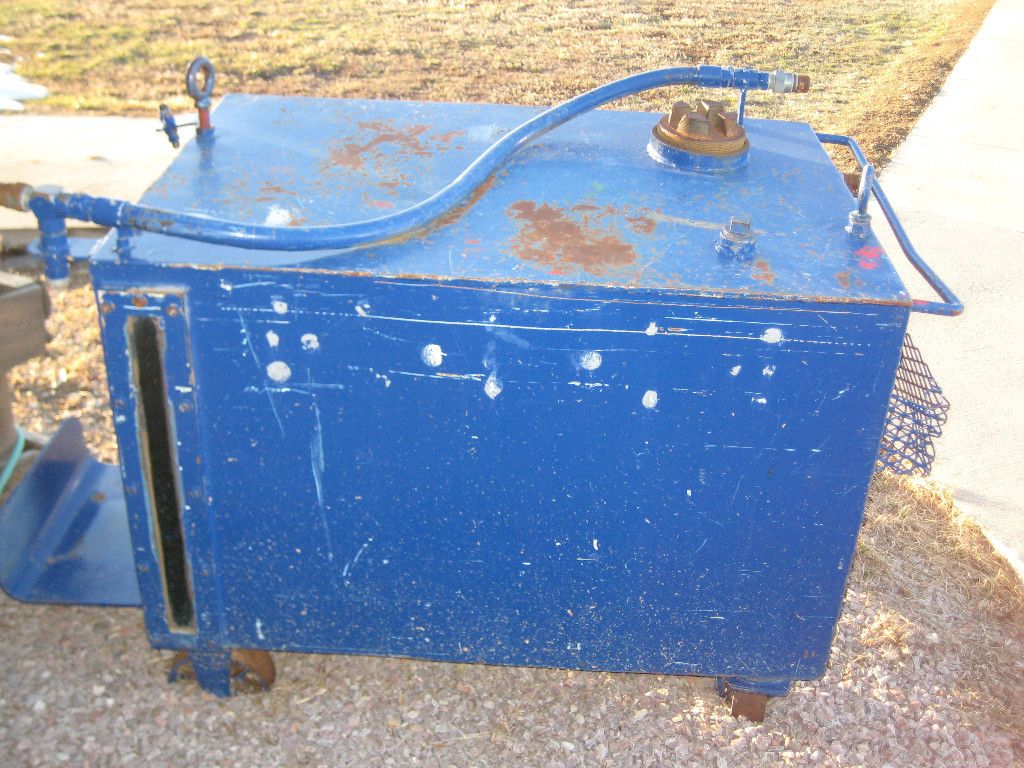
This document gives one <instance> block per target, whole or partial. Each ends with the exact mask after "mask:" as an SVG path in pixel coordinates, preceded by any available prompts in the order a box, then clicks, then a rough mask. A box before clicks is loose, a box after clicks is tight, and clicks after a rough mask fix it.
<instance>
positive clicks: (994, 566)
mask: <svg viewBox="0 0 1024 768" xmlns="http://www.w3.org/2000/svg"><path fill="white" fill-rule="evenodd" d="M851 585H856V586H855V588H857V589H860V590H864V591H865V592H866V593H867V594H868V595H874V600H875V601H876V602H877V603H878V604H879V606H880V608H881V612H880V613H879V614H878V615H877V616H876V617H875V620H874V621H873V622H872V623H870V624H869V625H867V626H865V627H864V628H863V630H862V632H861V640H862V642H863V643H864V644H865V645H866V646H868V647H878V646H882V647H884V646H889V647H892V648H899V649H903V648H905V647H906V643H907V639H908V637H909V636H911V635H912V634H917V635H918V636H921V635H924V636H926V637H927V638H928V642H929V643H931V645H932V646H933V647H934V650H935V652H936V653H940V654H941V653H944V652H949V653H951V655H953V654H954V653H955V657H956V659H957V662H958V663H957V665H956V666H955V668H950V669H948V674H949V677H950V687H951V688H956V689H957V690H958V691H959V693H960V695H962V696H963V699H964V704H965V706H968V707H969V708H971V709H972V710H973V711H975V713H976V715H977V716H978V717H979V718H980V719H982V720H983V721H988V722H990V723H998V724H999V725H1000V727H1002V728H1006V729H1008V730H1009V731H1010V732H1016V733H1019V732H1020V729H1021V725H1020V724H1021V723H1024V697H1022V696H1021V695H1020V692H1021V690H1022V688H1024V659H1022V657H1021V652H1022V650H1024V586H1022V584H1021V581H1020V579H1019V578H1018V576H1017V574H1016V573H1015V572H1014V571H1013V569H1012V568H1011V567H1010V566H1009V564H1008V563H1007V562H1006V561H1005V560H1004V559H1003V558H1002V556H1000V555H999V554H998V553H997V552H996V551H995V550H994V549H993V547H992V545H991V544H990V543H989V541H988V539H987V538H986V537H985V534H984V533H983V532H982V531H981V529H980V528H979V527H978V524H977V523H975V522H974V521H973V520H972V519H970V518H969V517H967V516H966V515H964V514H963V513H962V512H961V511H960V510H959V509H957V507H956V506H955V504H954V503H953V498H952V495H951V494H950V492H949V491H948V490H946V489H943V488H941V487H939V486H937V485H935V484H932V483H928V482H925V481H919V480H908V479H902V478H898V477H895V476H893V475H889V474H883V475H880V476H877V477H876V478H875V482H874V483H873V485H872V487H871V491H870V494H869V498H868V508H867V514H866V516H865V522H864V527H863V529H862V531H861V534H860V539H859V540H858V548H857V557H856V560H855V562H854V569H853V573H852V574H851ZM1022 757H1024V755H1022Z"/></svg>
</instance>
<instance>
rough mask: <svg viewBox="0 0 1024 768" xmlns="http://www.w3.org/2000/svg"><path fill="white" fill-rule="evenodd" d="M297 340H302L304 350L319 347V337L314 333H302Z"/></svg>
mask: <svg viewBox="0 0 1024 768" xmlns="http://www.w3.org/2000/svg"><path fill="white" fill-rule="evenodd" d="M299 341H301V342H302V348H303V349H305V350H309V351H313V350H316V349H320V339H318V338H317V337H316V334H315V333H304V334H302V337H301V338H300V339H299Z"/></svg>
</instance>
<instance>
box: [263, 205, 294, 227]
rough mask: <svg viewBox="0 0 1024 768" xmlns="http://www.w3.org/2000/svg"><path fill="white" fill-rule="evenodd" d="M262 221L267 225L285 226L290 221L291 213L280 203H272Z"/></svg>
mask: <svg viewBox="0 0 1024 768" xmlns="http://www.w3.org/2000/svg"><path fill="white" fill-rule="evenodd" d="M263 223H264V224H266V225H267V226H268V227H286V226H288V225H289V224H291V223H292V213H291V211H289V210H288V209H287V208H282V207H281V206H280V205H272V206H270V210H269V211H267V218H265V219H264V220H263Z"/></svg>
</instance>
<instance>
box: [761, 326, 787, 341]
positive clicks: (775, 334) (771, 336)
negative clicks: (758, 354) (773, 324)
mask: <svg viewBox="0 0 1024 768" xmlns="http://www.w3.org/2000/svg"><path fill="white" fill-rule="evenodd" d="M782 338H783V337H782V331H781V330H779V329H778V328H768V329H766V330H765V332H764V333H762V334H761V341H763V342H766V343H768V344H778V343H779V342H780V341H782Z"/></svg>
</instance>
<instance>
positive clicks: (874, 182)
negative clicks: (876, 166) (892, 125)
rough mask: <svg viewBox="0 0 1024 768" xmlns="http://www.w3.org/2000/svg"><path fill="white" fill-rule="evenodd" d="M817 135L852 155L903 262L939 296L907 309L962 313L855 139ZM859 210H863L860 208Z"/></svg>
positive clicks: (962, 309) (954, 296)
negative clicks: (925, 256) (904, 257)
mask: <svg viewBox="0 0 1024 768" xmlns="http://www.w3.org/2000/svg"><path fill="white" fill-rule="evenodd" d="M817 136H818V141H820V142H821V143H822V144H838V145H840V146H843V147H846V148H847V149H849V150H850V154H852V155H853V158H854V159H855V160H856V161H857V163H858V164H859V165H860V168H861V173H863V174H866V184H865V186H864V192H865V193H867V192H870V193H871V194H873V195H874V196H875V200H877V201H878V207H879V208H881V209H882V214H883V215H884V216H885V220H886V221H888V222H889V228H890V229H892V233H893V234H894V235H895V236H896V241H897V242H898V243H899V244H900V248H901V249H902V250H903V255H904V256H906V257H907V261H909V262H910V263H911V265H913V267H914V269H916V270H917V272H918V274H919V275H921V277H923V278H924V279H925V282H927V283H928V285H930V286H931V287H932V290H934V291H935V292H936V293H937V294H938V295H939V296H941V297H942V301H924V300H923V299H914V300H913V304H911V307H910V308H911V311H913V312H923V313H925V314H928V315H947V316H949V317H955V316H956V315H959V314H962V313H963V311H964V305H963V302H962V301H960V299H959V298H957V295H956V294H955V293H953V291H952V290H951V289H950V288H949V286H948V285H946V284H945V283H944V282H943V281H942V278H940V277H939V276H938V275H937V274H935V272H934V271H933V270H932V268H931V267H929V266H928V264H927V262H925V260H924V259H922V258H921V254H919V253H918V252H917V249H916V248H914V244H913V243H911V242H910V238H909V237H908V236H907V232H906V230H905V229H903V224H901V223H900V220H899V217H898V216H897V215H896V211H894V210H893V208H892V204H891V203H890V202H889V198H888V197H886V196H885V192H884V191H882V185H881V184H880V183H879V182H878V178H877V177H875V176H874V172H873V168H872V166H871V164H870V163H868V159H867V157H865V155H864V152H863V151H862V150H861V148H860V146H859V145H858V144H857V142H856V141H855V140H854V139H852V138H850V137H849V136H840V135H838V134H833V133H819V134H817ZM868 177H869V178H868ZM866 201H867V197H866V194H865V196H864V200H863V204H866ZM861 212H862V213H863V211H861Z"/></svg>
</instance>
